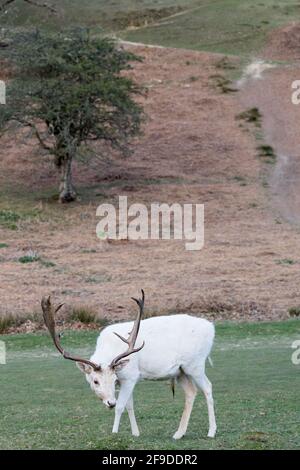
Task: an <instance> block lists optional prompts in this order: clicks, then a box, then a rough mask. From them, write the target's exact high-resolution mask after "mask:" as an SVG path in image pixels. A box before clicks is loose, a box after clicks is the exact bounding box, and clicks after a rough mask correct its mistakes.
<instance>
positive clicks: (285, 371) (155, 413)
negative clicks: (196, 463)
mask: <svg viewBox="0 0 300 470" xmlns="http://www.w3.org/2000/svg"><path fill="white" fill-rule="evenodd" d="M216 331H217V335H216V341H215V347H214V352H213V355H212V358H213V361H214V368H211V367H209V366H208V369H207V374H208V376H209V378H210V379H211V381H212V383H213V387H214V397H215V405H216V415H217V421H218V434H217V437H216V439H215V440H210V439H208V438H207V437H206V433H207V411H206V406H205V402H204V399H203V397H202V395H199V396H198V397H197V400H196V402H195V407H194V411H193V414H192V418H191V422H190V426H189V430H188V432H187V435H186V436H185V438H184V439H182V440H181V441H173V440H172V435H173V433H174V432H175V430H176V428H177V426H178V422H179V419H180V414H181V411H182V407H183V396H182V392H181V390H180V389H179V388H177V389H176V395H175V399H174V400H173V398H172V393H171V390H170V386H169V383H168V382H157V383H155V382H146V381H145V382H142V383H140V384H138V385H137V387H136V390H135V403H136V414H137V420H138V423H139V426H140V431H141V436H140V437H139V438H133V437H132V436H131V435H130V432H129V423H128V417H127V416H126V415H125V414H124V417H123V420H122V423H121V430H120V434H119V435H118V436H112V435H111V434H110V433H111V427H112V423H113V412H110V411H109V410H107V409H105V408H104V406H103V405H102V403H100V402H99V401H98V400H97V398H96V397H95V396H94V395H93V394H92V392H91V391H90V389H89V387H88V385H87V384H86V382H85V380H84V378H83V376H82V375H81V374H80V372H79V371H78V370H77V368H76V367H75V366H74V364H72V363H71V362H68V361H64V360H63V359H62V358H60V357H58V355H56V354H55V353H54V349H53V347H52V345H51V342H50V339H49V337H48V335H46V334H42V333H41V334H35V335H32V334H28V335H12V336H2V337H1V339H2V340H4V341H5V342H6V345H7V358H8V361H7V365H6V366H0V390H1V395H0V422H1V429H2V431H1V433H0V448H1V449H41V448H43V449H53V448H57V449H157V450H158V449H279V448H284V449H295V448H299V447H300V442H299V426H300V414H299V387H300V369H299V367H300V366H295V365H293V364H292V362H291V354H292V352H293V349H292V348H291V344H292V342H293V341H294V340H296V339H299V338H300V322H299V320H290V321H287V322H282V323H260V324H237V325H235V324H232V323H222V324H219V325H217V329H216ZM96 337H97V332H66V333H65V335H64V340H63V341H64V344H65V346H66V348H67V349H70V350H72V351H74V352H77V353H78V354H84V355H85V356H88V355H89V354H90V353H91V352H92V351H93V348H94V345H95V341H96Z"/></svg>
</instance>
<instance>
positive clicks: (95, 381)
mask: <svg viewBox="0 0 300 470" xmlns="http://www.w3.org/2000/svg"><path fill="white" fill-rule="evenodd" d="M133 300H135V302H136V303H137V304H138V306H139V313H138V315H137V318H136V320H135V321H134V322H126V323H117V324H114V325H110V326H108V327H106V328H105V329H103V330H102V331H101V333H100V335H99V337H98V340H97V346H96V350H95V352H94V354H93V355H92V357H91V359H90V360H86V359H82V358H79V357H75V356H71V355H70V354H69V353H67V352H66V351H64V349H63V348H62V346H61V344H60V340H59V335H57V334H56V331H55V320H54V316H55V313H56V312H57V311H58V310H59V309H60V307H61V306H62V305H59V306H58V307H57V308H54V307H53V306H52V304H51V300H50V297H48V298H44V299H43V300H42V309H43V314H44V320H45V323H46V326H47V328H48V329H49V332H50V334H51V336H52V339H53V341H54V344H55V346H56V348H57V349H58V350H59V352H60V353H61V354H62V355H63V357H64V358H65V359H70V360H72V361H75V362H76V363H77V365H78V367H79V369H80V370H81V371H82V372H84V374H85V377H86V380H87V381H88V383H89V384H90V386H91V389H92V390H93V391H94V392H95V393H96V395H97V397H99V398H100V399H101V400H102V401H103V403H104V404H105V405H106V406H107V407H109V408H115V420H114V425H113V430H112V432H113V433H117V432H118V430H119V424H120V419H121V416H122V413H123V411H124V409H125V408H126V409H127V412H128V415H129V419H130V424H131V430H132V434H133V435H134V436H139V429H138V425H137V422H136V419H135V414H134V409H133V390H134V387H135V385H136V383H137V382H138V381H139V380H141V379H150V380H155V379H172V380H174V379H176V381H177V382H178V383H179V384H180V385H181V386H182V388H183V391H184V393H185V406H184V411H183V414H182V417H181V421H180V424H179V428H178V430H177V432H176V433H175V434H174V436H173V437H174V439H180V438H181V437H183V436H184V434H185V433H186V430H187V427H188V423H189V419H190V415H191V412H192V408H193V403H194V400H195V397H196V394H197V390H198V389H200V390H202V391H203V393H204V395H205V398H206V401H207V407H208V417H209V431H208V437H214V436H215V434H216V429H217V426H216V421H215V413H214V402H213V396H212V386H211V383H210V381H209V380H208V378H207V377H206V375H205V363H206V359H207V358H208V357H209V354H210V351H211V348H212V345H213V340H214V333H215V331H214V326H213V324H212V323H210V322H209V321H207V320H204V319H201V318H196V317H192V316H189V315H170V316H163V317H153V318H149V319H146V320H143V321H141V317H142V314H143V308H144V292H143V291H142V299H134V298H133ZM130 330H131V333H129V331H130ZM128 334H129V336H128V339H126V337H127V335H128ZM129 356H130V357H129ZM117 382H118V383H119V384H120V391H119V395H118V399H116V397H115V386H116V383H117Z"/></svg>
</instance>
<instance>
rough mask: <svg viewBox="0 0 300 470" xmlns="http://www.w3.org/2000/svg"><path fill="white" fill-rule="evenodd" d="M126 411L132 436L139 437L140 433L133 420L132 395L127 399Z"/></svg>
mask: <svg viewBox="0 0 300 470" xmlns="http://www.w3.org/2000/svg"><path fill="white" fill-rule="evenodd" d="M126 409H127V413H128V416H129V421H130V426H131V432H132V435H133V436H139V435H140V431H139V428H138V425H137V422H136V419H135V414H134V408H133V395H131V397H130V398H129V400H128V402H127V404H126Z"/></svg>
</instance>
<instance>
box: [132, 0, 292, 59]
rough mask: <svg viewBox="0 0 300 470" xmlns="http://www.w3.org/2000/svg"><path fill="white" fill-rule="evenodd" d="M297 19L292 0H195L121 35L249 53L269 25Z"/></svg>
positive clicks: (204, 48) (193, 46)
mask: <svg viewBox="0 0 300 470" xmlns="http://www.w3.org/2000/svg"><path fill="white" fill-rule="evenodd" d="M299 19H300V9H299V5H298V4H297V3H296V2H295V1H293V0H283V1H275V0H263V1H261V0H251V1H249V0H202V1H197V0H195V1H191V2H190V10H189V11H187V12H186V13H185V14H182V15H178V16H176V17H173V18H170V21H169V22H167V21H161V22H160V25H159V26H151V25H149V26H148V27H147V28H142V29H137V30H133V31H130V32H127V33H126V34H125V35H123V36H124V37H126V39H128V40H132V41H138V42H139V41H140V42H146V43H152V44H161V45H164V46H169V47H181V48H187V49H197V50H207V51H212V52H221V53H225V54H236V55H248V54H251V53H253V52H256V51H257V50H258V49H259V48H260V47H261V46H262V45H263V42H264V40H265V37H266V35H267V33H268V32H269V31H270V30H271V29H273V28H275V27H279V26H281V25H283V24H286V23H288V22H292V21H297V20H298V21H299Z"/></svg>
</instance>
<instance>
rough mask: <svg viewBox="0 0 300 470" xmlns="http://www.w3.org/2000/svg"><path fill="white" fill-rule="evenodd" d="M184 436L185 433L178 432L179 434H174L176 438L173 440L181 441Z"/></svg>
mask: <svg viewBox="0 0 300 470" xmlns="http://www.w3.org/2000/svg"><path fill="white" fill-rule="evenodd" d="M183 436H184V433H183V432H181V431H180V432H179V431H177V432H175V434H174V436H173V439H176V440H178V439H181V438H182V437H183Z"/></svg>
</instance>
